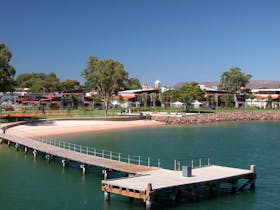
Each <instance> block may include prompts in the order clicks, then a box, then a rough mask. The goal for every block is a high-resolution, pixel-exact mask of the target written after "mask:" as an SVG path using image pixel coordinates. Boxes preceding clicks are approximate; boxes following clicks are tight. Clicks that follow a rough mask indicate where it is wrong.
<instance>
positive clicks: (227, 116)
mask: <svg viewBox="0 0 280 210" xmlns="http://www.w3.org/2000/svg"><path fill="white" fill-rule="evenodd" d="M149 119H151V120H155V121H160V122H165V123H167V124H202V123H214V122H226V121H250V120H279V121H280V112H225V113H223V112H221V113H211V114H197V115H186V116H180V117H178V116H150V117H149Z"/></svg>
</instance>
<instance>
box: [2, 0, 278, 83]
mask: <svg viewBox="0 0 280 210" xmlns="http://www.w3.org/2000/svg"><path fill="white" fill-rule="evenodd" d="M0 6H1V12H0V42H4V43H5V44H6V45H7V46H8V47H9V49H10V51H11V52H12V53H13V58H12V61H11V64H12V65H14V66H15V68H16V71H17V75H18V74H21V73H27V72H44V73H50V72H55V73H56V74H57V76H58V77H59V78H61V80H65V79H76V80H79V81H80V82H82V83H83V79H82V78H81V76H80V75H81V72H82V70H83V69H84V68H85V67H86V62H87V59H88V57H89V56H91V55H92V56H97V57H99V58H101V59H105V58H112V59H114V60H119V61H120V62H121V63H122V64H123V65H124V66H125V69H126V70H127V71H128V72H129V76H130V77H137V78H139V79H140V81H141V82H142V83H148V84H151V85H152V84H153V83H154V81H155V80H160V81H161V82H162V84H163V85H167V86H172V85H174V84H176V83H178V82H184V81H197V82H202V81H219V79H220V75H221V74H222V72H224V71H226V70H228V69H229V68H231V67H235V66H237V67H240V68H241V69H242V71H243V72H245V73H250V74H252V75H253V78H252V79H253V80H263V79H266V80H280V0H89V1H87V0H80V1H78V0H24V1H22V0H9V1H6V0H0Z"/></svg>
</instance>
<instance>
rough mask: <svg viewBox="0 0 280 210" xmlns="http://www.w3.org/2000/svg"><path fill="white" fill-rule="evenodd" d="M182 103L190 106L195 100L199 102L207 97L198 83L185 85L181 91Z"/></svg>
mask: <svg viewBox="0 0 280 210" xmlns="http://www.w3.org/2000/svg"><path fill="white" fill-rule="evenodd" d="M179 91H180V100H181V102H183V103H185V104H187V105H189V104H190V103H191V102H192V101H194V100H199V99H201V98H203V97H204V96H205V93H204V91H203V90H201V88H200V87H199V86H198V84H197V83H196V82H190V83H186V84H184V85H183V86H182V87H181V88H180V89H179Z"/></svg>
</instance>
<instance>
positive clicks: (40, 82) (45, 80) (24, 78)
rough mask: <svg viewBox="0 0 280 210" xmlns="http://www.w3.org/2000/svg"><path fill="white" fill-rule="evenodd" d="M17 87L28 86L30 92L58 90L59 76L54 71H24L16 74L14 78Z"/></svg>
mask: <svg viewBox="0 0 280 210" xmlns="http://www.w3.org/2000/svg"><path fill="white" fill-rule="evenodd" d="M16 83H17V87H18V88H29V91H30V92H35V93H36V92H37V93H38V92H54V91H59V90H60V88H59V85H60V83H59V78H57V77H56V74H55V73H50V74H44V73H34V72H32V73H25V74H20V75H18V77H17V79H16Z"/></svg>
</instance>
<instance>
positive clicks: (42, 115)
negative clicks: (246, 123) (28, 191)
mask: <svg viewBox="0 0 280 210" xmlns="http://www.w3.org/2000/svg"><path fill="white" fill-rule="evenodd" d="M185 111H186V110H185V108H181V109H174V108H167V109H165V108H162V107H150V108H144V107H142V108H132V113H136V114H137V113H140V112H154V113H157V112H164V113H171V112H172V113H183V112H185ZM189 112H190V113H193V112H196V113H201V114H203V113H220V112H232V113H233V112H280V109H257V108H240V109H236V108H218V109H209V108H199V109H193V108H191V109H189ZM121 113H124V109H109V111H108V114H107V116H106V114H105V110H100V109H89V108H85V109H82V108H78V109H71V110H70V109H64V110H45V111H44V112H43V111H40V110H34V109H25V110H23V111H22V110H21V111H17V112H2V113H1V118H0V121H1V122H2V123H4V122H7V121H8V122H14V121H20V120H32V119H54V118H69V119H71V118H95V117H96V118H97V117H98V118H100V117H104V118H106V117H120V116H125V114H121ZM9 114H10V115H14V114H22V115H26V116H25V117H10V118H4V119H3V117H4V116H6V115H9ZM32 114H33V116H30V115H32ZM34 115H35V116H34Z"/></svg>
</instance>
